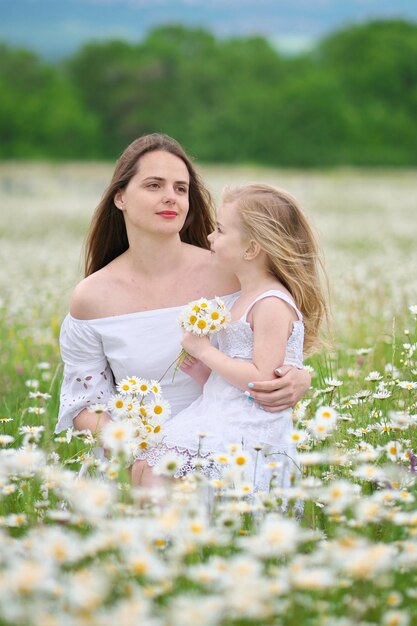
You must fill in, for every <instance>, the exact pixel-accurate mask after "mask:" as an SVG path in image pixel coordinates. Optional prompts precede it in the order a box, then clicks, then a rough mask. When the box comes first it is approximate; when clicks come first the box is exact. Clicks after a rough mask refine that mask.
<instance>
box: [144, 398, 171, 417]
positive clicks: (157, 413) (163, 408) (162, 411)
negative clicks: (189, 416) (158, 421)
mask: <svg viewBox="0 0 417 626" xmlns="http://www.w3.org/2000/svg"><path fill="white" fill-rule="evenodd" d="M145 409H146V414H147V417H148V418H149V419H152V418H153V417H157V418H165V419H167V418H168V417H169V416H170V414H171V405H170V403H169V402H167V401H166V400H163V399H162V398H161V397H156V398H155V399H154V400H151V401H148V402H146V404H145Z"/></svg>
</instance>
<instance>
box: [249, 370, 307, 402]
mask: <svg viewBox="0 0 417 626" xmlns="http://www.w3.org/2000/svg"><path fill="white" fill-rule="evenodd" d="M275 375H276V376H277V378H276V379H274V380H268V381H265V382H254V383H251V384H253V387H249V388H248V391H249V392H250V395H251V397H252V398H253V399H254V400H255V402H258V404H260V405H261V406H262V408H263V409H265V411H269V412H270V413H277V412H278V411H283V410H284V409H289V408H291V407H293V406H294V405H296V404H297V402H299V400H301V398H302V397H303V396H304V395H305V394H306V392H307V390H308V388H309V387H310V384H311V375H310V374H309V373H308V372H307V370H304V369H303V370H299V369H297V368H296V367H292V366H290V365H283V366H281V367H280V368H279V369H278V370H275Z"/></svg>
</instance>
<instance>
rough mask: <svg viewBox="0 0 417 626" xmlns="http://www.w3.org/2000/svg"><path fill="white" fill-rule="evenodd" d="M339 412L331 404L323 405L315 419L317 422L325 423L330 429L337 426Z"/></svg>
mask: <svg viewBox="0 0 417 626" xmlns="http://www.w3.org/2000/svg"><path fill="white" fill-rule="evenodd" d="M337 418H338V414H337V411H335V410H334V409H333V408H332V407H331V406H321V407H319V408H318V409H317V411H316V414H315V416H314V419H315V421H316V423H317V424H323V425H325V426H326V428H327V429H328V430H330V429H332V428H334V427H335V425H336V422H337Z"/></svg>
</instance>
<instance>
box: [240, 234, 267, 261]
mask: <svg viewBox="0 0 417 626" xmlns="http://www.w3.org/2000/svg"><path fill="white" fill-rule="evenodd" d="M261 250H262V248H261V246H260V245H259V243H258V242H257V241H255V240H254V239H251V240H250V241H249V244H248V247H247V248H246V250H245V254H244V255H243V258H244V259H245V261H252V260H253V259H256V257H257V256H258V254H259V253H260V252H261Z"/></svg>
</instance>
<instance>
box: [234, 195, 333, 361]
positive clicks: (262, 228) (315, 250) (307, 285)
mask: <svg viewBox="0 0 417 626" xmlns="http://www.w3.org/2000/svg"><path fill="white" fill-rule="evenodd" d="M223 202H235V203H236V204H235V206H236V207H237V210H238V213H239V215H240V218H241V223H242V227H243V231H244V234H245V236H247V237H248V239H254V240H255V241H256V242H257V243H258V244H259V245H260V246H261V248H262V250H264V252H265V253H266V255H267V257H268V269H269V271H270V272H271V274H273V275H274V276H275V277H276V278H277V279H278V280H279V281H280V282H281V283H282V284H283V285H284V287H286V288H287V289H288V291H289V292H290V294H291V295H292V297H293V298H294V302H295V304H296V305H297V307H298V308H299V309H300V311H301V313H302V314H303V318H304V320H303V321H304V326H305V338H304V350H305V352H306V353H309V352H312V351H313V349H314V348H316V347H317V346H318V345H319V344H320V341H319V330H320V326H321V323H322V321H323V319H326V321H328V306H327V302H326V297H325V290H324V283H325V284H326V285H327V278H326V274H325V271H324V267H323V262H322V259H321V255H320V252H319V247H318V244H317V241H316V237H315V235H314V233H313V230H312V227H311V226H310V224H309V222H308V220H307V218H306V217H305V215H304V214H303V212H302V210H301V208H300V207H299V205H298V203H297V201H296V200H295V198H294V197H293V196H292V195H291V194H289V193H288V192H287V191H284V190H283V189H279V188H277V187H272V186H271V185H265V184H250V185H242V186H239V187H227V188H226V189H225V191H224V192H223Z"/></svg>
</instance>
